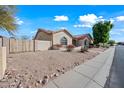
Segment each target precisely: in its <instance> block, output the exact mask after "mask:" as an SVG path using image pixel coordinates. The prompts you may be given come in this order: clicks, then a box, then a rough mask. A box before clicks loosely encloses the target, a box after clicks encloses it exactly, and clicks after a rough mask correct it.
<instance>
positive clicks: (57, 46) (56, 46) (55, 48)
mask: <svg viewBox="0 0 124 93" xmlns="http://www.w3.org/2000/svg"><path fill="white" fill-rule="evenodd" d="M60 47H62V45H61V44H55V45H53V46H52V48H51V49H53V50H59V48H60Z"/></svg>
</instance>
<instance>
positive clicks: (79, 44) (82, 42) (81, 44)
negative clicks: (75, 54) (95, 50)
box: [78, 37, 90, 46]
mask: <svg viewBox="0 0 124 93" xmlns="http://www.w3.org/2000/svg"><path fill="white" fill-rule="evenodd" d="M85 40H87V41H88V42H87V45H88V46H89V43H90V41H89V39H88V38H87V37H85V38H84V39H83V40H79V41H78V46H83V45H84V41H85Z"/></svg>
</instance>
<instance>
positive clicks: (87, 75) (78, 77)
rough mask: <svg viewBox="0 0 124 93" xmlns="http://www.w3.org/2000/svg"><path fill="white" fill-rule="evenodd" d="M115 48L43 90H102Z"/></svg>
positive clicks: (68, 73)
mask: <svg viewBox="0 0 124 93" xmlns="http://www.w3.org/2000/svg"><path fill="white" fill-rule="evenodd" d="M114 51H115V47H111V48H109V49H107V50H106V51H105V52H103V53H101V54H100V55H98V56H96V57H95V58H93V59H91V60H89V61H87V62H85V63H83V64H81V65H80V66H77V67H75V68H74V69H73V70H71V71H68V72H66V73H65V74H63V75H61V76H59V77H58V78H56V79H54V80H52V81H50V82H49V83H48V84H47V85H46V86H45V88H103V87H104V85H105V83H106V80H107V77H108V76H109V71H110V67H111V64H112V61H113V57H114Z"/></svg>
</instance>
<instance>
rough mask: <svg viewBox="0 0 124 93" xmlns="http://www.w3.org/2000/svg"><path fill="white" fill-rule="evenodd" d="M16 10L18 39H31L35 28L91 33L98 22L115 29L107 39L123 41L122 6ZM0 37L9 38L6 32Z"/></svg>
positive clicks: (123, 10)
mask: <svg viewBox="0 0 124 93" xmlns="http://www.w3.org/2000/svg"><path fill="white" fill-rule="evenodd" d="M17 9H18V11H17V13H16V15H14V16H15V18H16V20H17V24H18V30H17V32H16V33H15V34H16V36H17V37H21V36H23V35H26V36H28V37H30V38H31V37H32V36H34V35H35V34H36V32H37V29H38V28H44V29H48V30H53V31H56V30H59V29H67V30H68V31H69V32H70V33H71V34H72V35H78V34H85V33H91V34H92V25H93V24H95V23H96V22H97V21H101V20H111V21H112V22H113V24H114V28H113V29H112V30H111V32H110V36H111V38H110V39H114V40H116V41H124V6H117V5H116V6H112V5H110V6H100V5H99V6H98V5H96V6H95V5H89V6H88V5H80V6H79V5H75V6H70V5H68V6H64V5H63V6H62V5H58V6H54V5H51V6H47V5H44V6H43V5H39V6H37V5H34V6H33V5H23V6H17ZM0 34H1V35H4V36H8V33H6V32H2V31H1V32H0Z"/></svg>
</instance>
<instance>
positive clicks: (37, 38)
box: [35, 32, 52, 41]
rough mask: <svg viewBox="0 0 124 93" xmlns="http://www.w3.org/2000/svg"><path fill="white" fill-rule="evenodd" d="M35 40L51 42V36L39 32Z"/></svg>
mask: <svg viewBox="0 0 124 93" xmlns="http://www.w3.org/2000/svg"><path fill="white" fill-rule="evenodd" d="M35 40H46V41H51V40H52V35H50V34H46V33H45V32H39V33H38V34H37V36H36V38H35Z"/></svg>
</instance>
